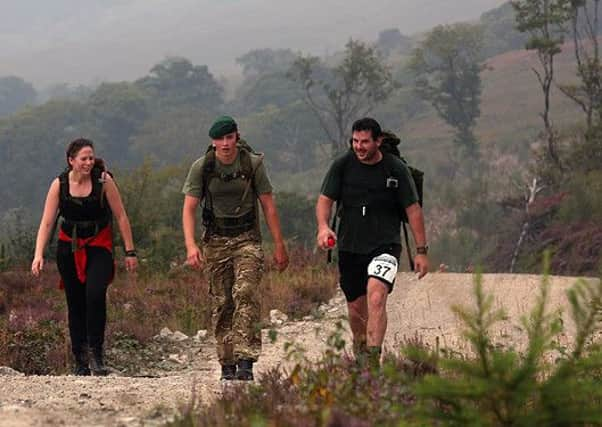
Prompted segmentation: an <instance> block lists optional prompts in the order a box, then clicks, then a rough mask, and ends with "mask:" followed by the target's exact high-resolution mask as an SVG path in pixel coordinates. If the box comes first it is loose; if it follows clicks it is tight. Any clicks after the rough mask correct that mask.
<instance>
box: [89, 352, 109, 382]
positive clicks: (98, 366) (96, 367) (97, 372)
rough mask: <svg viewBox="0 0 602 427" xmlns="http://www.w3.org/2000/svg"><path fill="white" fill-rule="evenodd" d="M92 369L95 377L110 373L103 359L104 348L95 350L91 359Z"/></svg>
mask: <svg viewBox="0 0 602 427" xmlns="http://www.w3.org/2000/svg"><path fill="white" fill-rule="evenodd" d="M90 371H92V375H94V376H95V377H104V376H107V375H108V374H109V370H108V369H107V368H106V366H105V364H104V361H103V360H102V350H93V351H92V358H91V359H90Z"/></svg>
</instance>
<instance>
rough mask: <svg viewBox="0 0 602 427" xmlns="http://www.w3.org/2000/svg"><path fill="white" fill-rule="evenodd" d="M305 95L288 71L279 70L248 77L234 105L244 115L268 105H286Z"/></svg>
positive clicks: (241, 86) (239, 89) (239, 90)
mask: <svg viewBox="0 0 602 427" xmlns="http://www.w3.org/2000/svg"><path fill="white" fill-rule="evenodd" d="M302 97H303V91H302V90H301V89H300V88H299V86H298V85H297V84H296V83H295V82H293V81H291V80H290V79H289V78H288V77H287V75H286V72H283V71H277V72H273V73H266V74H262V75H258V76H254V77H249V78H246V79H245V81H244V82H243V83H242V85H240V87H239V88H238V90H237V91H236V96H235V99H234V101H233V102H232V106H233V108H234V110H235V111H236V112H238V113H239V114H242V115H246V114H253V113H255V112H257V111H260V110H263V109H264V108H266V107H284V106H286V105H288V104H291V103H294V102H295V101H297V100H299V99H301V98H302Z"/></svg>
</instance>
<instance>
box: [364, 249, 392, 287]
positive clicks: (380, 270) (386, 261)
mask: <svg viewBox="0 0 602 427" xmlns="http://www.w3.org/2000/svg"><path fill="white" fill-rule="evenodd" d="M396 275H397V258H395V257H394V256H393V255H389V254H381V255H379V256H377V257H375V258H374V259H373V260H372V261H371V262H370V264H369V265H368V277H376V278H377V279H380V280H382V281H383V282H385V283H388V284H389V285H393V283H394V282H395V276H396Z"/></svg>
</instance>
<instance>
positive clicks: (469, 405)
mask: <svg viewBox="0 0 602 427" xmlns="http://www.w3.org/2000/svg"><path fill="white" fill-rule="evenodd" d="M549 286H550V285H549V280H548V276H547V274H546V275H544V277H543V280H542V284H541V287H540V290H539V296H538V298H537V302H536V304H535V306H534V307H533V309H532V311H531V313H530V314H529V315H528V316H527V317H525V318H523V319H522V323H523V327H524V330H525V331H526V333H527V335H528V338H529V340H528V344H527V347H526V349H525V350H524V352H519V351H517V350H514V349H511V348H506V347H504V346H500V345H495V343H494V342H493V341H492V338H491V337H492V332H491V328H492V326H493V325H494V324H495V323H496V322H497V321H499V320H502V319H503V318H504V317H505V314H504V312H503V311H502V310H499V309H493V296H492V295H486V294H485V293H484V292H483V288H482V280H481V277H480V276H479V275H477V276H476V279H475V297H476V301H475V307H474V308H473V309H469V308H462V307H454V311H455V312H456V314H457V315H458V316H459V317H460V318H461V319H462V320H463V322H464V324H465V325H466V331H465V334H464V335H465V337H466V339H467V340H468V342H469V343H470V344H471V346H472V351H473V353H474V357H471V358H449V357H446V358H442V359H441V360H440V361H439V366H440V372H439V374H438V375H427V376H426V377H425V378H424V379H423V380H422V381H421V382H419V383H418V384H417V386H416V388H415V392H416V396H417V398H418V400H419V405H418V406H417V408H418V410H417V414H418V416H419V418H421V419H423V420H425V421H429V422H434V423H438V424H442V425H462V426H465V425H512V426H532V425H593V424H596V423H598V422H599V421H600V417H601V414H602V410H601V408H602V387H601V385H602V383H601V382H600V373H601V372H602V352H601V351H600V347H599V346H594V345H593V343H592V340H593V339H594V337H595V336H596V334H597V333H598V332H599V331H600V330H601V327H602V282H601V281H598V282H593V281H589V282H586V281H579V282H578V283H577V284H576V285H575V286H574V287H573V288H572V289H571V290H569V292H568V299H569V302H570V306H571V314H572V318H573V321H574V322H575V325H576V330H577V333H576V336H575V340H574V343H573V347H572V349H571V351H569V352H567V351H561V352H559V351H558V350H559V348H558V346H557V344H556V338H557V335H558V334H559V332H560V331H561V329H562V322H561V320H560V317H559V315H558V313H556V312H553V311H550V310H549V309H548V307H547V303H548V291H549ZM553 355H556V356H557V360H556V362H555V363H552V362H551V361H550V358H551V356H553Z"/></svg>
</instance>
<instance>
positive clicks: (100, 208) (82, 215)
mask: <svg viewBox="0 0 602 427" xmlns="http://www.w3.org/2000/svg"><path fill="white" fill-rule="evenodd" d="M91 178H92V191H91V192H90V194H89V195H87V196H85V197H74V196H72V195H71V194H70V193H69V171H64V172H63V173H62V174H60V175H59V182H60V197H59V215H60V216H61V217H62V218H63V221H62V223H61V229H62V230H63V231H64V232H65V233H67V235H69V236H71V235H72V232H73V228H74V227H75V226H77V236H78V237H83V238H86V237H91V236H93V235H94V234H95V233H97V232H98V231H99V230H100V229H102V228H104V227H106V226H107V224H108V223H109V221H110V219H111V209H110V208H109V205H108V203H107V200H106V197H105V196H104V195H103V194H102V190H103V185H102V171H100V170H99V169H98V168H93V169H92V173H91Z"/></svg>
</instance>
